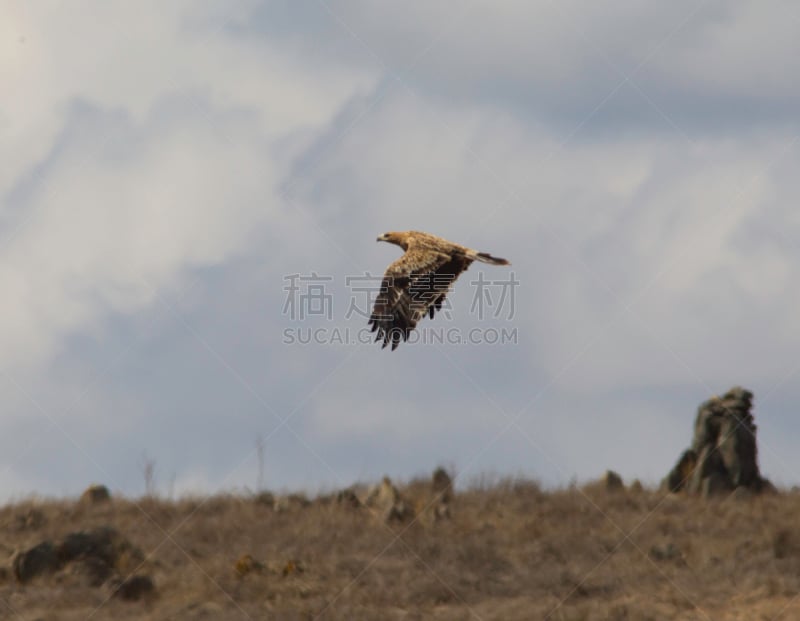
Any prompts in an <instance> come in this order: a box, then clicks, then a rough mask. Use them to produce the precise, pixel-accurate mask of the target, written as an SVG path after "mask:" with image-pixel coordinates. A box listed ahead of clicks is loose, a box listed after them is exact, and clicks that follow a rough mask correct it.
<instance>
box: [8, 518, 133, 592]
mask: <svg viewBox="0 0 800 621" xmlns="http://www.w3.org/2000/svg"><path fill="white" fill-rule="evenodd" d="M143 560H144V556H143V554H142V553H141V551H140V550H139V549H138V548H136V547H134V546H133V545H132V544H131V543H130V542H129V541H128V540H127V539H126V538H125V537H123V536H122V535H121V534H119V533H118V532H117V531H116V530H115V529H113V528H111V527H108V526H101V527H98V528H93V529H89V530H82V531H76V532H73V533H69V534H68V535H66V536H65V537H64V538H63V539H62V540H61V541H60V542H57V543H53V542H51V541H43V542H42V543H40V544H38V545H36V546H34V547H33V548H31V549H29V550H27V551H24V552H21V553H19V554H17V555H16V557H15V558H14V560H13V562H12V569H13V572H14V576H15V577H16V579H17V580H18V581H19V582H20V583H25V582H28V581H29V580H31V579H32V578H34V577H36V576H38V575H40V574H45V573H54V572H56V571H62V570H63V572H64V574H63V575H64V576H66V577H69V576H74V577H77V578H78V579H79V580H80V581H81V582H84V583H86V584H88V585H89V586H95V587H96V586H100V585H101V584H104V583H106V582H108V581H109V580H111V579H112V578H114V577H115V576H116V577H117V578H118V581H119V582H121V579H119V576H120V575H121V574H123V573H125V572H126V571H130V570H131V569H132V568H134V567H138V566H139V565H140V564H141V563H142V561H143Z"/></svg>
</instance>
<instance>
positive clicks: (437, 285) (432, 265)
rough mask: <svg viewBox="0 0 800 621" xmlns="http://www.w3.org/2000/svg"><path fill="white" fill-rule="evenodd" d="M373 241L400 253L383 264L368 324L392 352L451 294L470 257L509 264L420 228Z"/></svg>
mask: <svg viewBox="0 0 800 621" xmlns="http://www.w3.org/2000/svg"><path fill="white" fill-rule="evenodd" d="M378 241H385V242H389V243H390V244H395V245H397V246H400V247H401V248H402V249H403V250H405V254H404V255H403V256H402V257H400V258H399V259H397V260H396V261H395V262H394V263H392V264H391V265H389V267H388V268H386V273H385V274H384V275H383V281H382V282H381V288H380V292H379V293H378V297H377V298H376V300H375V306H374V307H373V309H372V315H371V316H370V319H369V325H370V326H371V330H372V332H377V334H376V335H375V340H376V341H380V340H383V345H382V346H381V347H382V348H383V347H386V346H387V345H388V344H389V343H391V344H392V350H394V349H396V348H397V346H398V345H399V344H400V340H401V339H402V340H404V341H406V340H408V336H409V334H411V331H412V330H413V329H414V328H415V327H416V325H417V322H418V321H419V320H420V319H422V318H423V317H425V315H426V314H427V315H429V316H430V317H431V319H433V315H434V313H435V312H436V311H438V310H439V309H441V307H442V302H444V299H445V297H446V296H447V294H448V293H449V292H450V287H451V286H452V285H453V283H454V282H455V280H456V278H458V276H459V274H461V272H463V271H464V270H466V269H467V268H468V267H469V266H470V264H471V263H472V262H473V261H481V262H482V263H488V264H490V265H511V263H509V262H508V261H506V260H505V259H500V258H498V257H493V256H492V255H490V254H488V253H486V252H477V251H476V250H472V249H471V248H467V247H466V246H461V245H459V244H454V243H452V242H449V241H447V240H446V239H443V238H441V237H437V236H436V235H431V234H430V233H422V232H420V231H404V232H390V233H384V234H383V235H381V236H380V237H378Z"/></svg>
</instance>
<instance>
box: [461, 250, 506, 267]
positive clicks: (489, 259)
mask: <svg viewBox="0 0 800 621" xmlns="http://www.w3.org/2000/svg"><path fill="white" fill-rule="evenodd" d="M471 258H472V259H475V260H476V261H481V262H482V263H488V264H489V265H511V262H510V261H508V260H506V259H501V258H499V257H493V256H492V255H490V254H489V253H488V252H476V253H474V254H473V255H472V257H471Z"/></svg>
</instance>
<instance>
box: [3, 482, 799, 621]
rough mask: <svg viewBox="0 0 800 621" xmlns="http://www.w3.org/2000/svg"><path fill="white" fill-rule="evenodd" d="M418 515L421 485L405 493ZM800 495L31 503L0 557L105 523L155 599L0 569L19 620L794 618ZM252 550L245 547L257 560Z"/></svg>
mask: <svg viewBox="0 0 800 621" xmlns="http://www.w3.org/2000/svg"><path fill="white" fill-rule="evenodd" d="M401 491H403V492H404V493H405V494H406V495H407V497H408V498H409V499H410V500H411V502H412V504H413V505H415V506H416V507H417V508H418V509H419V508H421V507H423V506H424V505H425V504H426V503H427V502H428V500H429V498H430V492H429V491H428V487H427V485H422V484H420V483H414V484H410V485H408V486H405V487H401ZM798 515H800V494H796V493H785V494H781V495H777V496H764V497H760V498H741V497H730V498H726V499H722V500H714V501H704V500H700V499H694V498H685V497H676V496H669V495H665V494H664V493H661V492H655V491H648V490H643V489H635V490H631V489H628V490H625V491H620V492H617V493H611V492H606V491H605V490H604V489H603V488H602V486H599V485H595V486H587V487H585V488H583V489H568V490H561V491H554V492H542V491H540V490H539V488H538V487H537V486H536V485H535V484H533V483H530V482H525V481H506V482H501V483H496V484H492V485H486V486H483V487H481V488H480V489H473V490H470V491H466V492H462V493H459V494H456V497H455V499H454V501H453V504H452V507H451V518H450V519H447V520H441V521H434V520H432V519H429V516H428V515H427V514H425V515H422V516H421V517H420V519H418V520H417V521H415V522H413V523H410V524H409V523H406V524H391V525H387V524H385V523H384V522H383V521H382V520H381V519H379V518H378V517H377V516H376V515H375V514H373V513H371V512H370V511H368V510H366V509H363V508H360V509H359V508H353V507H352V506H345V505H339V504H337V503H336V502H335V501H333V500H330V499H328V500H317V501H314V502H312V503H311V504H308V505H306V506H303V504H302V503H293V504H289V505H288V509H286V510H285V511H279V512H275V511H274V510H273V507H272V505H271V504H267V503H265V502H262V501H259V500H258V499H256V498H243V497H237V496H229V497H224V496H220V497H210V498H205V499H197V500H182V501H176V502H167V501H159V500H153V499H143V500H141V501H139V502H133V501H129V500H123V499H114V500H113V501H112V502H110V503H101V504H95V505H92V504H87V503H80V502H66V501H63V502H57V501H26V502H20V503H17V504H14V505H9V506H6V507H3V508H2V509H0V530H1V531H2V546H3V550H4V552H5V554H6V555H8V556H9V558H10V556H11V554H12V552H13V550H14V549H24V548H27V547H30V546H32V545H34V544H36V543H39V542H40V541H42V540H43V539H58V538H60V537H63V535H64V534H66V533H68V532H71V531H75V530H79V529H85V528H89V527H92V526H101V525H110V526H113V527H114V528H116V529H118V530H119V531H120V532H121V533H122V534H124V535H125V536H126V537H128V538H129V539H130V540H131V541H132V542H133V543H134V544H135V545H137V546H138V547H139V548H141V550H142V551H143V552H144V553H145V554H146V560H145V561H144V564H143V566H142V567H141V568H140V569H139V571H140V572H144V573H147V574H150V575H151V576H152V577H153V578H154V579H155V582H156V585H157V592H158V595H157V597H156V598H155V599H153V600H151V601H142V602H125V601H120V600H118V599H113V598H109V595H110V590H109V589H108V588H93V587H90V586H87V585H85V584H84V583H82V582H81V581H80V580H77V579H76V578H75V577H74V576H72V575H70V574H69V572H66V571H62V572H59V573H56V574H54V575H50V576H44V577H40V578H37V579H35V580H34V581H33V582H31V583H29V584H25V585H20V584H17V582H16V581H15V580H14V578H13V577H12V575H11V574H10V572H9V571H8V570H6V571H5V572H4V573H3V574H2V577H1V578H0V618H12V619H13V618H19V619H41V620H42V621H45V620H49V619H85V618H92V619H98V620H99V619H115V620H122V619H236V618H244V619H247V618H251V619H315V618H320V619H467V618H473V619H485V620H487V621H488V620H489V619H504V620H506V619H546V618H549V619H553V620H565V621H566V620H576V621H577V620H590V619H609V620H614V619H636V620H640V619H642V620H644V619H653V620H654V621H655V620H661V619H685V620H691V619H715V620H716V619H742V620H745V619H746V620H748V621H751V620H758V619H777V618H781V619H797V618H800V597H798V595H800V523H798V519H797V516H798ZM247 555H249V558H248V557H247Z"/></svg>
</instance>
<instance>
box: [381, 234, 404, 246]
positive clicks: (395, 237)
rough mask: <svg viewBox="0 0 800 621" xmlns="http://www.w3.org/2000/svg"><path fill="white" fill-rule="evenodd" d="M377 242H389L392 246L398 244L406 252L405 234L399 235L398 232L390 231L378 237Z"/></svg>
mask: <svg viewBox="0 0 800 621" xmlns="http://www.w3.org/2000/svg"><path fill="white" fill-rule="evenodd" d="M377 241H379V242H380V241H383V242H389V243H390V244H397V245H398V246H400V247H401V248H403V249H404V250H405V248H406V238H405V233H397V232H396V231H389V232H388V233H384V234H383V235H378V239H377Z"/></svg>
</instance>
